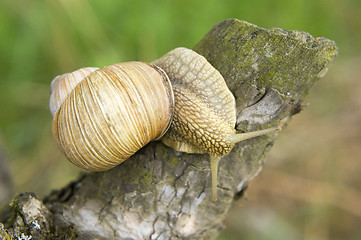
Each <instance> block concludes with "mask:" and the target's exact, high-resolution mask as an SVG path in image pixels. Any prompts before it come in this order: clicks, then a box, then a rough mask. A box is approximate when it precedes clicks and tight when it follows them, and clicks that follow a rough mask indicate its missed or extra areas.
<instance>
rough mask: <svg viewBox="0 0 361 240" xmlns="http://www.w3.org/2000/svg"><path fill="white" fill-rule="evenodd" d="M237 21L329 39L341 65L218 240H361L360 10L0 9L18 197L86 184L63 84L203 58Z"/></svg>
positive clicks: (225, 4)
mask: <svg viewBox="0 0 361 240" xmlns="http://www.w3.org/2000/svg"><path fill="white" fill-rule="evenodd" d="M227 18H238V19H242V20H246V21H248V22H251V23H253V24H256V25H258V26H261V27H265V28H271V27H280V28H284V29H289V30H302V31H306V32H309V33H311V34H312V35H314V36H315V37H317V36H323V37H326V38H330V39H332V40H335V41H336V43H337V45H338V47H339V50H340V56H339V58H338V59H337V61H336V62H335V63H334V65H332V66H331V69H330V71H329V73H328V75H327V76H326V77H325V78H324V79H322V80H321V81H320V82H319V83H317V84H316V85H315V87H314V89H313V90H312V91H311V94H310V96H309V97H308V99H307V101H308V102H310V107H309V108H308V109H307V110H306V111H305V112H304V113H301V114H300V115H299V116H296V117H295V118H294V120H293V121H292V122H291V124H290V125H289V126H288V128H287V129H286V130H285V131H284V133H282V134H281V136H280V139H279V141H277V143H276V145H275V147H274V148H273V149H272V151H271V153H270V156H269V157H267V163H266V166H265V168H264V171H263V172H262V173H261V174H260V176H259V177H257V178H256V179H255V180H254V181H253V182H252V183H251V186H250V190H249V191H248V193H247V196H248V201H242V202H241V203H239V204H237V205H243V207H242V208H240V207H239V206H235V209H234V211H232V213H233V214H230V216H229V218H228V219H227V221H226V225H227V229H226V230H225V231H223V232H222V233H221V235H220V236H219V237H218V239H219V240H222V239H321V240H322V239H361V230H360V227H361V193H360V191H361V176H360V175H361V163H360V159H361V157H360V156H361V149H360V148H361V147H360V146H361V127H360V125H361V113H360V111H361V110H360V108H361V101H360V99H361V97H360V96H361V83H360V81H361V80H360V76H361V72H360V67H361V34H360V31H361V1H359V0H342V1H340V0H304V1H302V0H288V1H283V0H243V1H239V0H238V1H237V0H222V1H221V0H219V1H216V0H175V1H172V0H157V1H141V0H118V1H115V0H104V1H99V0H89V1H87V0H61V1H56V0H43V1H40V0H17V1H14V0H0V90H1V91H0V139H1V141H0V142H1V149H2V151H3V152H4V153H5V156H6V159H7V161H8V166H9V171H10V173H11V175H12V180H13V189H14V192H23V191H33V192H36V193H37V194H38V195H39V196H40V197H43V196H45V195H46V194H47V193H49V191H50V190H51V189H54V188H60V187H61V186H63V185H65V184H66V183H67V182H69V181H71V180H73V179H76V177H77V176H78V175H79V172H80V170H79V169H77V168H76V167H74V166H72V165H71V164H70V163H68V162H67V161H66V160H65V159H64V157H62V156H61V154H60V153H59V151H58V150H57V148H56V146H55V143H54V141H53V139H52V134H51V115H50V113H49V111H48V97H49V84H50V81H51V80H52V78H53V77H54V76H56V75H58V74H61V73H64V72H69V71H73V70H75V69H78V68H80V67H84V66H97V67H101V66H105V65H108V64H111V63H115V62H121V61H129V60H142V61H151V60H154V59H156V58H158V57H160V56H161V55H163V54H164V53H166V52H167V51H169V50H171V49H173V48H175V47H179V46H185V47H189V48H192V47H193V46H194V45H195V44H196V43H197V42H198V41H199V40H200V39H201V38H202V37H203V36H204V35H205V34H206V33H207V32H208V31H209V30H210V29H211V28H212V26H213V25H215V24H216V23H218V22H220V21H222V20H224V19H227Z"/></svg>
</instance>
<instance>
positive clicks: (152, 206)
mask: <svg viewBox="0 0 361 240" xmlns="http://www.w3.org/2000/svg"><path fill="white" fill-rule="evenodd" d="M194 50H195V51H197V52H198V53H200V54H202V55H203V56H205V57H206V59H207V60H208V61H209V62H210V63H211V64H212V65H213V66H214V67H215V68H217V69H218V70H219V71H220V72H221V74H222V75H223V76H224V78H225V80H226V82H227V85H228V87H229V88H230V90H231V91H232V92H233V94H234V95H235V97H236V103H237V126H236V129H237V131H239V132H245V131H253V130H257V129H263V128H268V127H271V126H276V125H277V124H278V123H279V122H280V120H281V119H285V118H286V119H288V120H289V119H290V117H291V116H292V115H293V114H295V113H298V112H299V111H300V110H301V108H302V107H301V104H302V100H303V98H304V97H305V96H306V94H307V93H308V91H309V90H310V88H311V87H312V85H313V84H314V82H315V81H316V80H318V79H319V78H320V77H322V76H324V75H325V73H326V72H327V66H328V65H329V63H331V62H332V61H333V60H334V58H335V57H336V56H337V52H338V51H337V47H336V45H335V43H334V42H333V41H330V40H328V39H325V38H314V37H312V36H311V35H310V34H308V33H305V32H300V31H287V30H282V29H279V28H273V29H263V28H260V27H258V26H255V25H253V24H250V23H247V22H244V21H240V20H236V19H229V20H225V21H223V22H221V23H219V24H217V25H216V26H214V27H213V28H212V29H211V31H210V32H209V33H208V34H207V35H206V36H204V38H203V39H202V40H201V41H200V42H199V43H198V44H197V45H196V46H195V47H194ZM279 134H282V132H281V133H279ZM277 135H278V134H271V135H267V136H262V137H258V138H254V139H251V140H247V141H244V142H241V143H239V144H237V145H236V147H235V148H234V149H233V151H232V152H231V153H230V154H228V155H227V156H224V157H223V158H222V159H221V162H220V165H219V174H218V175H219V177H218V181H219V185H218V201H217V202H212V201H211V176H210V167H209V158H208V156H206V155H200V154H185V153H181V152H176V151H174V150H172V149H170V148H168V147H166V146H165V145H163V144H162V143H161V142H152V143H151V144H149V145H147V146H145V147H144V148H143V149H141V150H140V151H138V152H137V153H136V154H135V155H133V156H132V157H131V158H130V159H128V160H127V161H125V162H124V163H122V164H120V165H119V166H118V167H116V168H114V169H112V170H110V171H106V172H96V173H89V174H87V175H85V176H83V177H82V178H81V179H79V180H77V181H76V182H73V183H71V184H69V185H68V186H66V187H64V188H63V189H61V190H58V191H54V192H53V193H51V194H50V195H49V196H48V197H47V198H46V199H44V200H42V201H41V200H39V199H37V198H36V196H35V195H34V194H31V193H24V194H19V195H17V196H16V197H15V198H14V200H13V203H12V205H11V207H9V208H8V209H6V210H3V211H2V214H1V219H0V220H1V221H2V222H3V223H4V224H5V228H7V231H5V230H4V229H3V228H1V225H0V234H8V235H9V236H10V235H11V236H19V235H20V234H25V235H26V236H33V238H32V239H47V238H49V239H213V238H215V237H216V236H217V233H218V232H219V231H220V230H221V229H222V227H223V226H222V221H223V220H224V218H225V217H226V215H227V212H228V210H229V209H230V207H231V205H232V203H233V202H234V201H235V199H237V198H239V197H240V196H242V192H243V191H244V189H245V188H246V187H247V183H248V182H249V181H251V179H252V178H254V177H255V176H256V175H257V174H258V173H259V172H260V171H261V168H262V165H263V161H264V156H265V153H266V152H267V151H268V150H269V149H270V148H271V146H272V144H273V142H274V140H275V138H276V137H277ZM270 187H271V186H270ZM33 207H36V211H35V210H34V211H31V209H32V208H33ZM0 236H2V235H0ZM4 236H5V235H4Z"/></svg>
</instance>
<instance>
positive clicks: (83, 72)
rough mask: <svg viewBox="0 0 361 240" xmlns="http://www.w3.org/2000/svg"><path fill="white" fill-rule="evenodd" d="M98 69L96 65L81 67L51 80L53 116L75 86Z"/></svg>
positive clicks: (51, 110)
mask: <svg viewBox="0 0 361 240" xmlns="http://www.w3.org/2000/svg"><path fill="white" fill-rule="evenodd" d="M97 69H98V68H96V67H85V68H80V69H78V70H76V71H74V72H71V73H64V74H62V75H59V76H56V77H55V78H54V79H53V81H51V85H50V101H49V108H50V112H51V114H52V115H53V116H54V115H55V113H56V111H58V109H59V108H60V106H61V104H62V103H63V102H64V100H65V99H66V98H67V97H68V95H69V93H70V92H71V91H73V89H74V88H75V86H76V85H77V84H78V83H79V82H80V81H81V80H83V79H84V78H85V77H86V76H88V75H89V74H90V73H91V72H94V71H95V70H97Z"/></svg>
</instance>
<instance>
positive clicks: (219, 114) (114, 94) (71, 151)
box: [49, 48, 280, 201]
mask: <svg viewBox="0 0 361 240" xmlns="http://www.w3.org/2000/svg"><path fill="white" fill-rule="evenodd" d="M49 105H50V110H51V112H52V114H53V116H54V119H53V133H54V137H55V139H56V142H57V144H58V146H59V149H60V150H61V152H62V153H63V154H64V155H65V156H66V157H67V158H68V159H69V160H70V161H71V162H72V163H73V164H75V165H77V166H79V167H81V168H84V169H87V170H91V171H104V170H108V169H110V168H112V167H115V166H116V165H118V164H120V163H121V162H123V161H125V160H126V159H127V158H129V157H130V156H131V155H133V154H134V153H135V152H137V151H138V150H139V149H140V148H142V147H143V146H145V145H146V144H147V143H149V142H150V141H152V140H158V139H160V140H161V141H162V142H163V143H164V144H166V145H167V146H170V147H172V148H173V149H175V150H177V151H181V152H187V153H201V154H208V155H209V156H210V165H211V175H212V200H214V201H215V200H216V199H217V172H218V162H219V160H220V158H221V157H222V156H224V155H226V154H228V153H229V152H230V151H231V150H232V148H233V146H234V144H235V143H237V142H240V141H243V140H246V139H249V138H253V137H257V136H261V135H265V134H268V133H272V132H275V131H278V130H280V127H275V128H269V129H264V130H260V131H254V132H248V133H240V134H236V131H235V125H236V105H235V99H234V96H233V94H232V93H231V92H230V90H229V89H228V87H227V85H226V83H225V81H224V79H223V77H222V75H221V74H220V73H219V72H218V71H217V70H216V69H215V68H214V67H213V66H212V65H211V64H210V63H209V62H208V61H207V60H206V59H205V58H204V57H203V56H201V55H199V54H198V53H196V52H194V51H192V50H190V49H186V48H176V49H174V50H172V51H170V52H169V53H167V54H166V55H165V56H163V57H161V58H160V59H158V60H156V61H154V62H153V63H152V64H147V63H143V62H126V63H117V64H112V65H109V66H106V67H103V68H99V69H98V68H82V69H79V70H77V71H74V72H72V73H67V74H63V75H60V76H57V77H56V78H54V79H53V81H52V83H51V94H50V104H49Z"/></svg>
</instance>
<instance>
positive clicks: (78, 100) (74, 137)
mask: <svg viewBox="0 0 361 240" xmlns="http://www.w3.org/2000/svg"><path fill="white" fill-rule="evenodd" d="M68 81H70V82H72V84H69V83H68ZM69 85H71V87H68V86H69ZM71 88H73V89H71ZM63 92H64V93H63ZM65 95H67V96H66V97H64V96H65ZM173 105H174V99H173V91H172V87H171V84H170V82H169V79H168V77H167V75H166V74H165V73H164V72H163V71H162V70H161V69H159V68H158V67H156V66H153V65H150V64H147V63H142V62H126V63H118V64H113V65H109V66H106V67H103V68H100V69H95V68H90V69H88V68H86V69H80V70H77V71H75V72H73V73H69V74H66V75H62V76H59V77H56V78H55V79H54V80H53V83H52V86H51V96H50V109H51V112H52V113H53V115H54V119H53V133H54V137H55V139H56V141H57V143H58V146H59V148H60V150H61V151H62V152H63V153H64V155H65V156H66V157H67V158H68V159H69V160H70V161H71V162H72V163H74V164H75V165H77V166H79V167H81V168H84V169H87V170H93V171H101V170H107V169H110V168H112V167H114V166H116V165H118V164H120V163H121V162H123V161H124V160H126V159H127V158H129V157H130V156H131V155H133V154H134V153H135V152H136V151H138V150H139V149H140V148H142V147H143V146H145V145H146V144H147V143H148V142H150V141H152V140H154V139H158V138H160V137H161V136H162V135H163V134H164V133H165V132H166V131H167V129H168V127H169V126H170V122H171V119H172V115H173Z"/></svg>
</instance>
